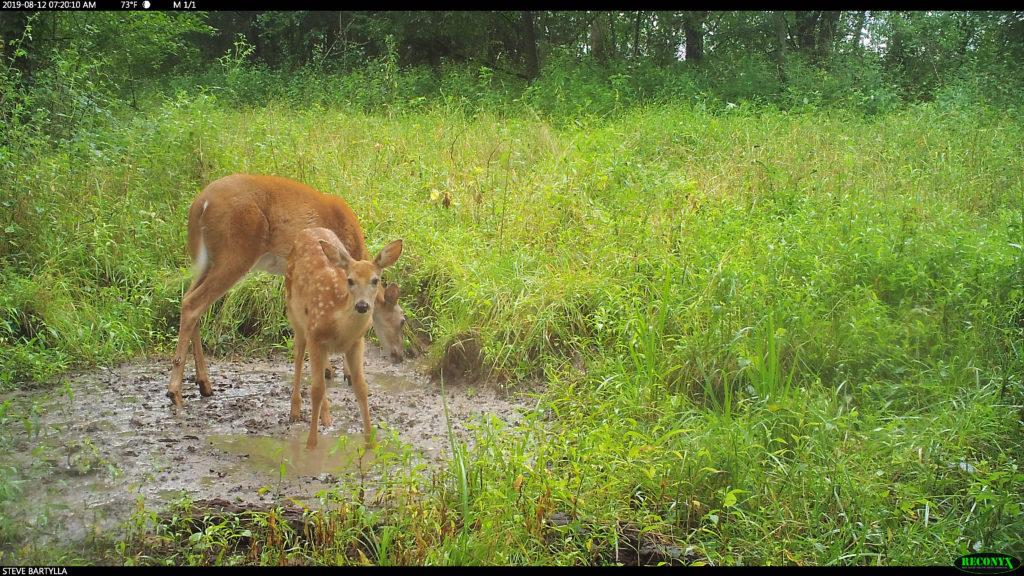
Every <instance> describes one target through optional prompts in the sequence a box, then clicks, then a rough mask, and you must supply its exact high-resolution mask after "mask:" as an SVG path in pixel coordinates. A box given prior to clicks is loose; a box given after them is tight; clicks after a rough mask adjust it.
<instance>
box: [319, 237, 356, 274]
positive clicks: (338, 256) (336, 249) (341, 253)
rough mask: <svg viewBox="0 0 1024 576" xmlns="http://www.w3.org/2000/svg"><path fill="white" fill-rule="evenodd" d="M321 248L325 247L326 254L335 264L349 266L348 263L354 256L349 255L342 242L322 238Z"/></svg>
mask: <svg viewBox="0 0 1024 576" xmlns="http://www.w3.org/2000/svg"><path fill="white" fill-rule="evenodd" d="M320 248H321V249H323V251H324V255H325V256H327V259H328V260H330V261H331V264H334V265H335V266H338V267H340V268H348V265H349V264H351V263H352V256H350V255H349V253H348V250H346V249H345V246H343V245H341V244H334V243H332V242H328V241H326V240H320Z"/></svg>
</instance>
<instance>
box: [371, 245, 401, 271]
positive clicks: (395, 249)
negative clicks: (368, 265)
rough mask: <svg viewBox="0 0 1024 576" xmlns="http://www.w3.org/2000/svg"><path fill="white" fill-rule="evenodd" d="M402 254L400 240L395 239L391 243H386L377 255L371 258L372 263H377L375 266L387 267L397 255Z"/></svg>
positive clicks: (393, 261) (396, 258)
mask: <svg viewBox="0 0 1024 576" xmlns="http://www.w3.org/2000/svg"><path fill="white" fill-rule="evenodd" d="M401 255H402V241H401V240H395V241H394V242H392V243H391V244H388V245H387V246H385V247H384V248H383V249H381V251H380V253H379V254H377V257H376V258H374V259H373V263H374V264H376V265H377V268H387V267H388V266H391V265H392V264H394V263H395V260H398V257H399V256H401Z"/></svg>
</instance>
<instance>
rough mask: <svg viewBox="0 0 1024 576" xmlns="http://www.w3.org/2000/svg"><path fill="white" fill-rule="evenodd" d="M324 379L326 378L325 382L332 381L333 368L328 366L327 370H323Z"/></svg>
mask: <svg viewBox="0 0 1024 576" xmlns="http://www.w3.org/2000/svg"><path fill="white" fill-rule="evenodd" d="M324 378H326V379H327V380H334V368H333V367H331V366H328V367H327V368H324Z"/></svg>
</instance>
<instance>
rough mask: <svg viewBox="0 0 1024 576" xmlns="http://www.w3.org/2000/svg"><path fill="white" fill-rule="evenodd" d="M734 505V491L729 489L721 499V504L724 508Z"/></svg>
mask: <svg viewBox="0 0 1024 576" xmlns="http://www.w3.org/2000/svg"><path fill="white" fill-rule="evenodd" d="M735 505H736V493H735V492H731V491H730V492H729V493H728V494H726V495H725V499H724V500H722V506H725V507H726V508H731V507H733V506H735Z"/></svg>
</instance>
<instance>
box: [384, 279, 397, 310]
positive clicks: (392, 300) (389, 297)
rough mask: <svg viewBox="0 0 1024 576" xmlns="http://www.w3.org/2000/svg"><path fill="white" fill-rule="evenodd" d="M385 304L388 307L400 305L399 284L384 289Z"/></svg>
mask: <svg viewBox="0 0 1024 576" xmlns="http://www.w3.org/2000/svg"><path fill="white" fill-rule="evenodd" d="M384 303H385V304H387V305H388V306H394V305H395V304H397V303H398V284H388V287H387V288H385V289H384Z"/></svg>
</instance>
